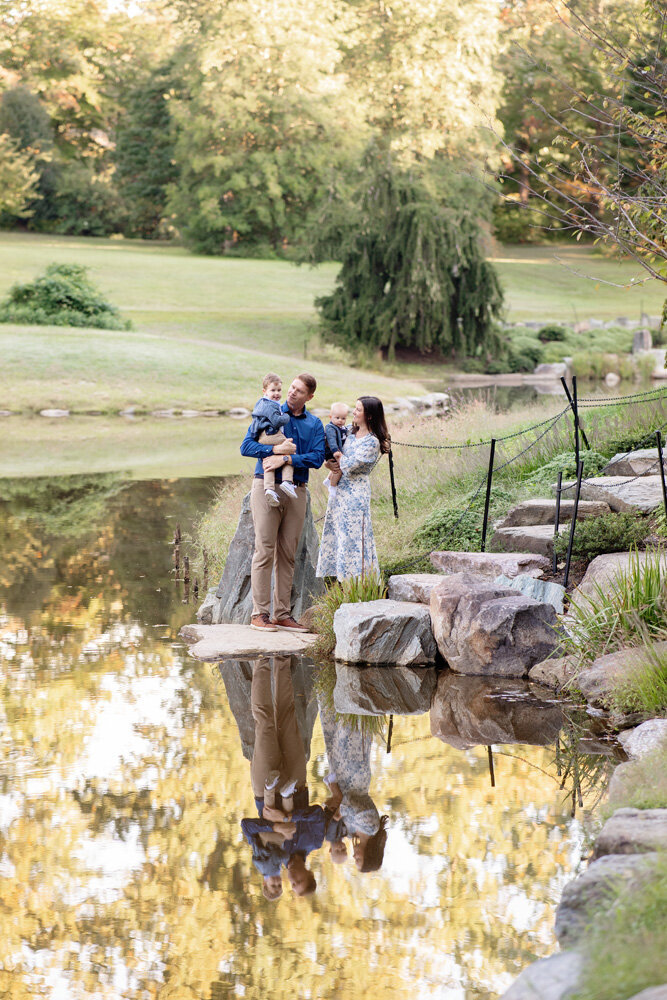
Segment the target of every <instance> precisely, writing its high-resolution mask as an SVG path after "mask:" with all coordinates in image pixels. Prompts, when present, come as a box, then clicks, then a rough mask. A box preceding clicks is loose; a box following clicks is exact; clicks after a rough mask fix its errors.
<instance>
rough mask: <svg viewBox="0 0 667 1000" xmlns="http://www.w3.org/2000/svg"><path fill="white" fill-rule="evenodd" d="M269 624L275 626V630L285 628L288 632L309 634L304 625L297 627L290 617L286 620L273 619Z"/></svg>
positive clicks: (296, 623) (297, 624)
mask: <svg viewBox="0 0 667 1000" xmlns="http://www.w3.org/2000/svg"><path fill="white" fill-rule="evenodd" d="M271 624H272V625H275V626H276V628H286V629H288V630H289V631H290V632H310V629H309V628H306V627H305V625H299V623H298V622H297V621H295V619H294V618H292V617H291V616H290V615H288V616H287V618H274V619H272V621H271Z"/></svg>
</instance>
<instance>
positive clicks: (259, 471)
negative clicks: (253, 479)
mask: <svg viewBox="0 0 667 1000" xmlns="http://www.w3.org/2000/svg"><path fill="white" fill-rule="evenodd" d="M281 410H282V411H283V413H289V415H290V419H289V420H288V422H287V423H286V424H285V426H284V427H283V429H282V430H283V434H284V435H285V437H288V438H292V440H293V441H294V444H295V445H296V453H295V454H294V455H291V456H290V458H291V462H292V466H293V468H294V482H295V483H307V482H308V470H309V469H319V467H320V466H321V465H322V463H323V462H324V427H323V426H322V421H321V420H320V418H319V417H315V416H313V414H312V413H309V412H308V410H306V409H305V407H304V409H303V411H302V412H301V413H300V414H299V415H298V417H297V416H295V414H293V413H291V412H290V409H289V407H288V406H287V403H283V405H282V406H281ZM241 454H242V455H244V456H245V457H246V458H256V459H257V465H256V466H255V475H256V476H263V475H264V470H263V468H262V459H264V458H268V457H269V455H273V446H272V445H270V444H260V443H259V441H255V439H254V438H253V437H252V435H251V433H250V428H248V432H247V434H246V436H245V437H244V438H243V441H242V443H241ZM280 477H281V470H280V469H276V482H279V481H280Z"/></svg>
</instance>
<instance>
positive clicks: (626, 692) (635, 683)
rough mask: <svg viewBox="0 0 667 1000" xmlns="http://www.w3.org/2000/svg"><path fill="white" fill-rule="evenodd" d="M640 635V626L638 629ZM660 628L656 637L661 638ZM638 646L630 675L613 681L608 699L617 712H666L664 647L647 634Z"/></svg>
mask: <svg viewBox="0 0 667 1000" xmlns="http://www.w3.org/2000/svg"><path fill="white" fill-rule="evenodd" d="M639 634H640V635H642V630H641V629H639ZM666 635H667V633H665V631H664V629H663V630H662V632H661V633H659V634H658V638H661V639H663V640H664V639H665V636H666ZM647 640H648V641H646V642H645V643H644V645H643V647H642V648H641V650H639V649H638V651H637V655H638V662H637V665H636V667H635V669H634V670H633V672H632V675H631V676H629V677H626V678H624V679H623V680H622V681H619V682H617V683H616V684H614V685H613V687H612V689H611V692H610V702H611V705H612V707H613V708H615V709H616V711H618V712H643V713H645V714H646V715H649V716H657V715H665V714H666V713H667V649H665V648H662V649H661V648H660V647H659V646H657V645H656V644H655V643H654V642H651V636H648V637H647Z"/></svg>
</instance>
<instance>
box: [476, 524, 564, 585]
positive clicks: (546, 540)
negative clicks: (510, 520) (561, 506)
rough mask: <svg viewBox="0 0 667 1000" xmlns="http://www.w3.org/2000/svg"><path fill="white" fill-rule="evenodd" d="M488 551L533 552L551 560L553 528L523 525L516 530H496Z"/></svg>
mask: <svg viewBox="0 0 667 1000" xmlns="http://www.w3.org/2000/svg"><path fill="white" fill-rule="evenodd" d="M489 551H490V552H533V553H535V554H536V555H539V556H545V557H546V558H547V559H551V557H552V556H553V551H554V526H553V524H524V525H521V526H520V527H517V528H498V529H497V530H496V531H494V533H493V535H492V536H491V540H490V542H489ZM521 575H522V576H523V575H525V574H521Z"/></svg>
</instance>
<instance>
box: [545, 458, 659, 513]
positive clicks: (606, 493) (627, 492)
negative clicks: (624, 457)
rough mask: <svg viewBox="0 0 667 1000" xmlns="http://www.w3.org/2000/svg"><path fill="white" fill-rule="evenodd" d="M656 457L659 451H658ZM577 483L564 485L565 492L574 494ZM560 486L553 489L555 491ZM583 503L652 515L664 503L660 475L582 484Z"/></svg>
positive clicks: (596, 478)
mask: <svg viewBox="0 0 667 1000" xmlns="http://www.w3.org/2000/svg"><path fill="white" fill-rule="evenodd" d="M656 458H657V452H656ZM575 487H576V481H575V480H568V481H567V482H563V489H569V490H572V491H574V489H575ZM556 488H557V484H556V483H554V484H553V486H552V489H553V491H554V492H555V491H556ZM580 497H581V499H582V500H601V501H602V502H603V503H607V504H609V506H610V507H611V509H612V510H618V511H623V510H629V511H640V512H641V513H643V514H650V513H651V511H654V510H655V509H656V508H657V507H659V506H660V505H661V503H662V484H661V481H660V474H658V475H654V476H642V477H641V478H640V479H632V478H631V477H628V476H594V477H593V478H591V479H583V480H582V482H581V494H580Z"/></svg>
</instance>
